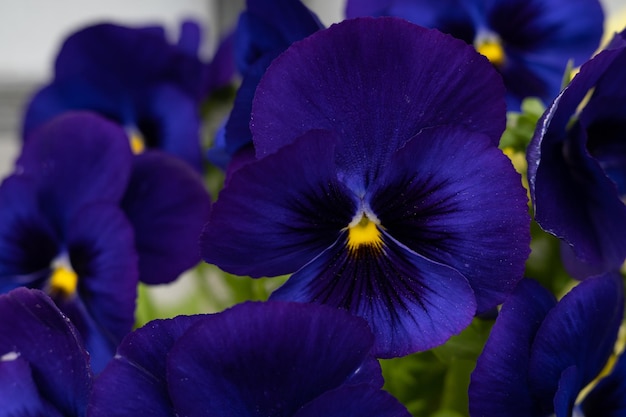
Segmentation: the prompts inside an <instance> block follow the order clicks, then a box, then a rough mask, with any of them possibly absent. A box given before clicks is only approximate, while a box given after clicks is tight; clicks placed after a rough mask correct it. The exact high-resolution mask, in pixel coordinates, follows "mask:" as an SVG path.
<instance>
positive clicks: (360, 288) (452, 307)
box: [270, 232, 476, 358]
mask: <svg viewBox="0 0 626 417" xmlns="http://www.w3.org/2000/svg"><path fill="white" fill-rule="evenodd" d="M382 240H383V246H382V247H381V248H371V247H363V249H362V250H359V251H358V252H356V253H355V252H352V251H351V250H349V249H348V247H347V240H346V235H345V233H344V234H343V235H342V236H341V237H340V239H339V240H338V241H337V242H336V243H335V244H334V245H333V246H332V247H330V248H329V249H328V250H326V251H325V252H323V253H322V254H321V255H320V256H318V257H317V258H315V259H314V260H313V261H311V262H310V263H309V264H307V265H305V266H304V267H303V268H302V269H300V270H299V271H297V272H296V273H295V274H293V275H292V276H291V278H289V280H288V281H287V282H286V283H285V284H284V285H283V286H282V287H280V288H279V289H278V290H276V291H275V292H274V293H273V294H272V295H271V297H270V299H272V300H290V301H299V302H313V303H320V304H328V305H331V306H334V307H338V308H341V309H345V310H348V311H349V312H351V313H352V314H354V315H356V316H360V317H363V318H365V319H366V320H367V322H368V323H369V325H370V327H371V328H372V331H373V332H374V334H375V336H376V344H375V349H374V350H375V354H376V356H377V357H381V358H390V357H398V356H404V355H407V354H409V353H413V352H416V351H423V350H427V349H430V348H433V347H435V346H438V345H441V344H443V343H444V342H445V341H446V340H447V339H448V338H449V337H450V336H452V335H454V334H457V333H459V332H461V330H463V329H464V328H465V327H467V325H469V323H470V322H471V320H472V318H473V317H474V313H475V312H476V302H475V299H474V294H473V292H472V289H471V287H470V286H469V284H468V283H467V280H466V279H465V278H464V277H463V276H462V275H461V274H460V273H458V272H457V271H455V270H454V269H452V268H450V267H448V266H446V265H442V264H438V263H436V262H433V261H430V260H428V259H426V258H423V257H422V256H420V255H418V254H416V253H414V252H412V251H411V250H410V249H408V248H407V247H406V246H404V245H402V244H401V243H399V242H397V241H396V240H394V239H393V238H391V237H390V236H389V235H388V234H387V233H386V232H383V238H382Z"/></svg>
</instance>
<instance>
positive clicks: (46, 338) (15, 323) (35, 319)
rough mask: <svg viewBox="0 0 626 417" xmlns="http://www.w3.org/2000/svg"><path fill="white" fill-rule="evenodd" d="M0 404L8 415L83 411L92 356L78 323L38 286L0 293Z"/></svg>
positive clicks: (64, 414) (63, 414) (56, 414)
mask: <svg viewBox="0 0 626 417" xmlns="http://www.w3.org/2000/svg"><path fill="white" fill-rule="evenodd" d="M0 317H2V320H0V405H2V413H3V414H5V415H16V416H21V415H25V416H26V415H28V416H36V415H42V416H43V415H45V416H53V417H56V416H75V417H81V416H84V415H85V411H86V406H87V399H88V396H89V393H90V390H91V385H92V374H91V370H90V368H89V355H88V354H87V351H86V350H85V348H84V347H83V344H82V340H81V338H80V336H79V335H78V332H77V331H76V329H75V328H74V326H73V325H72V324H71V323H70V322H69V321H68V320H67V318H66V317H65V316H64V315H63V314H62V313H61V312H60V311H59V309H58V308H57V307H56V306H55V305H54V303H53V302H52V300H50V298H49V297H48V296H47V295H46V294H44V293H43V292H41V291H39V290H29V289H26V288H18V289H15V290H13V291H11V292H9V293H7V294H2V295H0Z"/></svg>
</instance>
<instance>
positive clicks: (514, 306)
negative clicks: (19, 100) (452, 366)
mask: <svg viewBox="0 0 626 417" xmlns="http://www.w3.org/2000/svg"><path fill="white" fill-rule="evenodd" d="M346 12H347V15H348V18H347V19H345V20H343V21H341V22H339V23H336V24H333V25H331V26H330V27H328V28H325V27H324V25H322V23H321V22H320V20H319V19H318V18H317V16H316V15H315V14H314V13H313V12H312V11H310V10H309V9H308V8H307V7H305V6H304V5H303V4H302V3H301V2H300V1H299V0H275V1H273V2H266V1H262V0H248V1H247V2H246V8H245V10H244V11H243V12H242V14H241V15H240V18H239V20H238V22H237V26H236V28H235V31H234V33H233V34H232V36H229V37H227V38H225V40H224V42H223V43H222V44H221V47H220V49H219V51H218V53H217V54H216V55H215V57H214V59H213V61H212V62H210V63H207V62H204V61H203V60H202V59H201V58H200V57H199V56H198V48H199V42H200V38H201V32H200V27H199V26H198V25H197V24H195V23H191V22H186V23H184V24H183V26H182V30H181V35H180V39H179V40H178V41H177V43H174V44H172V43H170V42H168V40H167V38H166V36H165V33H164V31H163V29H162V28H158V27H142V28H128V27H123V26H119V25H115V24H110V23H102V24H97V25H93V26H90V27H87V28H84V29H81V30H79V31H77V32H76V33H74V34H72V35H70V36H69V37H68V38H67V39H66V41H65V42H64V43H63V45H62V47H61V49H60V51H59V54H58V56H57V60H56V62H55V73H54V78H53V79H52V80H51V81H50V83H49V84H47V85H45V86H43V87H42V88H41V89H39V90H38V91H37V92H36V93H35V94H34V95H33V97H32V99H31V100H30V101H29V103H28V105H27V107H26V112H25V116H24V123H23V132H22V133H23V147H22V150H21V153H20V155H19V157H18V158H17V160H16V163H15V167H14V170H13V172H12V173H11V174H10V175H9V176H8V177H6V178H5V179H4V180H3V182H2V183H1V184H0V416H7V417H9V416H40V415H41V416H44V415H45V416H53V417H57V416H59V417H60V416H76V417H84V416H88V417H105V416H107V417H108V416H119V417H122V416H163V417H174V416H194V417H195V416H216V415H217V416H229V417H230V416H232V417H235V416H237V417H248V416H250V417H257V416H258V417H267V416H271V417H291V416H294V417H311V416H320V415H323V416H330V417H334V416H337V417H339V416H372V417H374V416H379V417H392V416H393V417H396V416H397V417H408V416H410V415H411V414H410V412H409V410H408V409H407V408H406V407H405V404H403V403H401V402H400V401H399V399H397V398H395V397H394V396H393V395H392V393H390V392H389V391H388V390H386V388H387V387H386V386H384V383H385V379H384V372H383V371H384V369H383V367H381V360H386V359H393V358H399V357H408V356H409V355H413V354H419V353H420V352H425V351H428V350H431V349H435V348H437V347H440V346H441V345H444V344H446V342H447V341H448V340H450V339H451V338H453V337H456V336H457V335H459V334H461V333H462V332H464V330H466V329H467V328H468V326H470V325H471V324H472V323H473V322H475V321H483V320H484V321H485V322H487V321H489V320H491V322H492V323H493V327H492V328H491V331H490V334H489V337H488V339H487V338H486V337H485V339H486V342H485V343H484V345H483V346H481V349H480V352H476V355H475V357H474V360H475V363H474V364H475V369H474V367H472V368H473V372H472V375H471V382H470V383H469V386H468V387H467V389H466V390H465V391H466V394H467V399H468V404H469V407H468V410H467V412H466V414H467V413H469V414H468V415H471V416H472V417H479V416H483V417H491V416H494V417H495V416H503V415H506V416H519V417H548V416H553V415H554V416H557V417H570V416H580V415H583V416H587V417H589V416H596V415H602V416H610V417H612V416H624V415H625V414H624V413H625V412H626V402H625V400H624V398H625V397H624V395H623V393H624V392H625V390H626V386H625V384H626V359H624V354H623V353H622V350H623V349H622V348H620V343H619V339H620V336H619V329H620V326H621V324H622V321H623V313H624V288H623V279H622V275H621V273H620V267H621V266H622V264H623V262H624V260H625V259H626V240H625V238H624V236H625V234H624V231H625V228H626V206H625V204H624V201H625V200H624V196H625V195H626V146H624V144H622V141H623V140H624V131H625V130H624V129H626V90H625V89H624V86H626V75H625V74H626V72H624V68H626V32H624V33H622V34H617V35H616V36H615V38H614V39H613V41H612V42H611V43H610V44H609V45H608V46H607V47H606V48H605V49H604V50H603V51H602V52H600V53H598V54H597V56H595V57H594V58H592V59H589V60H588V61H586V60H587V59H588V58H589V56H590V55H591V53H592V52H593V51H594V49H595V48H596V47H597V44H598V42H599V38H600V35H601V33H602V19H603V13H602V9H601V7H600V5H599V4H598V3H597V1H595V0H575V1H572V2H564V1H562V0H550V1H544V2H540V1H534V0H533V1H528V2H522V1H466V2H457V1H452V0H447V1H442V2H436V1H425V0H424V1H418V0H413V1H410V0H403V1H399V0H398V1H393V0H385V1H382V0H381V1H376V0H362V1H356V0H355V1H348V3H347V9H346ZM366 15H367V16H366ZM356 16H362V17H356ZM407 19H408V20H407ZM416 23H417V24H416ZM418 24H419V25H418ZM568 60H572V61H573V62H575V63H577V64H580V63H583V62H585V61H586V63H584V64H583V65H582V67H581V68H580V71H579V73H578V74H577V75H576V77H575V78H574V79H573V80H572V81H571V82H570V83H568V85H567V86H566V87H565V88H563V89H561V80H562V77H563V75H564V71H565V70H566V67H567V61H568ZM235 67H236V68H237V71H238V72H239V75H240V76H241V79H240V80H239V85H238V88H237V92H236V95H235V97H234V98H233V100H232V102H231V103H229V104H230V105H231V106H232V107H231V112H230V113H229V115H228V116H227V117H226V119H225V120H223V123H222V125H221V127H220V128H219V129H218V130H217V132H215V139H214V143H213V147H211V148H210V149H207V148H205V147H204V145H203V140H202V139H201V137H202V130H201V127H202V121H203V120H202V112H203V105H204V104H205V103H206V102H207V100H208V99H209V95H210V94H211V93H212V92H214V91H215V90H216V89H218V88H220V87H221V86H224V85H226V84H228V83H231V82H233V79H234V78H233V77H234V72H235ZM530 96H539V97H540V98H541V99H543V100H544V101H545V102H546V103H550V104H549V105H548V108H547V110H546V111H545V113H544V114H543V116H542V117H541V119H540V120H539V122H538V123H537V126H536V130H535V131H534V136H533V137H532V140H531V138H530V137H529V138H528V142H529V143H530V144H529V145H528V150H527V162H528V171H527V178H528V183H529V189H528V190H526V189H525V188H524V187H523V185H522V184H523V182H522V176H521V175H520V174H519V173H518V172H516V170H515V169H514V167H513V164H512V163H511V160H510V159H509V158H508V157H507V156H506V155H505V153H504V152H503V151H502V150H501V149H500V148H499V145H500V138H501V137H502V135H503V132H504V130H505V128H506V122H507V118H506V112H507V109H508V110H514V109H518V108H519V106H520V103H521V101H522V99H523V98H525V97H530ZM529 136H530V135H529ZM205 159H206V161H205ZM209 163H212V164H214V165H217V166H218V167H220V168H221V169H223V170H224V171H225V173H226V178H225V180H224V182H223V184H221V189H220V191H219V196H218V198H217V200H216V201H215V202H212V200H211V196H210V193H209V191H208V188H209V187H208V186H207V184H208V181H207V180H209V178H207V177H208V176H209V175H211V174H212V173H214V172H215V170H214V169H213V170H207V169H205V168H206V165H208V164H209ZM524 174H526V173H524ZM528 196H530V199H531V201H530V203H531V204H530V206H531V207H530V208H531V210H530V211H531V213H530V214H529V204H528V203H529V200H528ZM533 220H534V221H535V222H536V223H537V224H538V225H539V226H540V227H541V228H542V229H543V230H544V231H545V232H547V233H549V234H552V235H554V236H556V238H558V239H557V240H558V242H559V244H560V245H561V249H562V261H560V262H562V265H563V267H564V269H565V270H566V271H567V273H569V274H570V275H571V276H572V277H573V278H575V279H577V280H579V281H575V280H573V279H572V280H571V281H570V282H571V283H572V285H571V287H568V288H566V289H563V288H561V292H560V293H558V294H556V296H555V294H554V293H553V292H552V291H550V290H548V289H547V288H546V287H545V286H543V285H542V284H541V283H539V282H537V281H535V280H533V279H531V278H529V277H526V276H525V275H526V266H527V262H529V256H530V253H531V250H530V248H531V246H532V244H533V243H534V241H532V239H533V238H534V236H535V235H534V234H533V235H532V236H531V222H532V221H533ZM533 233H534V232H533ZM201 260H204V261H205V262H206V263H208V264H211V265H214V266H216V267H217V268H219V269H221V270H222V271H223V272H224V273H229V274H235V275H239V276H247V277H249V278H261V277H275V276H281V275H288V277H286V281H285V282H284V284H283V285H282V286H280V287H279V288H278V289H276V290H275V291H273V292H272V294H271V295H270V296H269V299H268V300H265V301H256V302H253V301H246V302H243V303H239V304H235V303H233V305H232V306H231V307H229V308H227V309H225V310H222V311H219V312H217V313H212V314H208V313H207V314H204V313H203V314H195V315H177V316H175V317H172V318H159V317H157V316H155V317H153V319H154V320H152V321H149V322H148V323H147V324H145V325H143V326H141V327H138V328H135V324H136V315H135V311H136V302H137V297H138V285H139V284H140V283H143V284H147V285H159V284H166V283H170V282H172V281H174V280H176V279H177V278H178V277H179V276H180V275H181V274H182V273H183V272H185V271H187V270H189V269H192V268H194V267H196V266H197V264H199V263H200V261H201ZM249 281H251V280H249ZM494 317H495V320H492V319H493V318H494ZM467 375H468V378H469V372H468V374H467ZM383 388H385V389H383ZM415 395H416V396H417V395H419V393H415Z"/></svg>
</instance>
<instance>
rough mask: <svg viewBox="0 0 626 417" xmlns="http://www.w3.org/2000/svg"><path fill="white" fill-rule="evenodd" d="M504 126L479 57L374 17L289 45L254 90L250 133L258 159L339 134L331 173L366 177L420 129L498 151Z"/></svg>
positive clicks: (457, 44)
mask: <svg viewBox="0 0 626 417" xmlns="http://www.w3.org/2000/svg"><path fill="white" fill-rule="evenodd" d="M442 69H445V71H444V70H442ZM470 80H471V81H470ZM504 124H505V103H504V87H503V85H502V81H501V79H500V77H499V75H498V74H497V72H496V71H495V69H494V68H493V66H492V65H491V64H490V63H489V62H488V61H487V59H486V58H485V57H483V56H481V55H479V54H478V53H477V52H476V51H475V50H474V49H473V48H472V47H471V46H469V45H467V44H465V42H463V41H460V40H458V39H454V38H453V37H451V36H449V35H444V34H442V33H441V32H439V31H437V30H428V29H424V28H422V27H419V26H417V25H414V24H411V23H409V22H407V21H405V20H402V19H398V18H391V17H383V18H376V19H374V18H358V19H352V20H346V21H343V22H341V23H338V24H336V25H333V26H331V27H330V28H328V29H326V30H322V31H318V32H316V33H314V34H313V35H311V36H309V37H308V38H306V39H305V40H303V41H301V42H297V43H295V44H293V45H292V46H291V47H290V48H289V49H288V50H287V51H285V52H284V53H283V54H282V55H281V56H280V57H278V58H277V59H276V60H274V62H273V63H272V64H271V65H270V67H269V68H268V70H267V72H266V74H265V76H264V77H263V79H262V80H261V82H260V83H259V86H258V87H257V93H256V95H255V98H254V102H253V107H252V121H251V124H250V127H251V130H252V133H253V140H254V143H255V146H256V149H257V156H259V157H262V156H265V155H268V154H270V153H272V152H274V151H276V149H278V148H280V147H281V146H284V145H285V144H287V143H290V142H292V141H293V140H294V139H295V138H297V137H299V136H300V135H302V134H303V133H304V132H306V131H308V130H310V129H325V130H330V131H334V132H338V133H339V134H340V139H341V140H342V141H345V143H346V145H345V148H344V149H342V151H341V156H340V157H339V158H338V163H339V165H340V166H342V167H343V166H351V167H355V166H356V167H362V168H361V169H362V170H365V171H366V172H368V173H369V174H370V175H372V176H373V175H374V174H373V173H372V172H371V171H372V170H373V168H372V167H371V165H375V167H376V168H378V167H381V166H384V165H385V163H386V162H388V158H389V156H390V155H391V154H392V153H393V152H395V151H396V150H397V149H398V148H400V147H401V146H402V145H403V144H404V143H405V142H406V141H407V140H409V139H410V138H412V137H413V136H415V135H416V134H417V133H418V132H419V131H420V130H422V129H423V128H426V127H432V126H439V125H458V126H464V127H465V128H467V129H468V130H470V131H476V132H482V133H484V134H486V135H487V136H488V137H489V138H490V139H491V140H492V142H493V144H497V143H498V141H499V139H500V135H501V133H502V131H503V129H504ZM368 161H373V163H372V164H368V163H367V162H368Z"/></svg>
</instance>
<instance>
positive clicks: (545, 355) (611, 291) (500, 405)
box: [469, 275, 626, 417]
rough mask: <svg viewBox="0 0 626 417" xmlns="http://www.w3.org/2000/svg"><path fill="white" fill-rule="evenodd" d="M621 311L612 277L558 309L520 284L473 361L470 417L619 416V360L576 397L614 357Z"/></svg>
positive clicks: (532, 285)
mask: <svg viewBox="0 0 626 417" xmlns="http://www.w3.org/2000/svg"><path fill="white" fill-rule="evenodd" d="M623 310H624V296H623V284H622V280H621V278H620V277H619V276H616V275H603V276H598V277H594V278H589V279H588V280H585V281H582V282H581V283H580V284H579V285H578V286H576V287H575V288H573V289H572V290H571V291H570V292H569V293H568V294H567V295H565V296H564V297H563V298H562V299H561V301H559V302H558V303H557V302H556V300H555V299H554V296H553V295H552V294H551V293H550V292H548V291H547V290H546V289H545V288H543V287H541V285H540V284H538V283H537V282H535V281H532V280H524V281H521V282H520V284H519V285H518V287H517V288H516V289H515V291H514V292H513V294H512V295H511V296H510V297H509V298H508V299H507V301H506V302H505V303H504V305H503V307H502V310H501V311H500V315H499V316H498V318H497V319H496V323H495V325H494V327H493V329H492V331H491V334H490V336H489V339H488V341H487V343H486V345H485V348H484V350H483V352H482V354H481V356H480V357H479V358H478V361H477V364H476V369H475V370H474V372H473V374H472V378H471V383H470V387H469V398H470V415H472V416H481V417H491V416H493V417H496V416H498V417H500V416H512V417H548V416H555V415H556V417H571V416H578V415H585V416H587V417H591V416H618V415H619V416H621V415H623V410H624V399H623V394H624V389H625V388H626V385H625V384H626V379H624V376H625V375H624V359H623V358H620V359H619V361H618V365H617V366H616V367H615V368H614V369H613V373H612V374H611V375H610V376H608V377H606V378H605V379H602V380H600V384H599V385H597V386H595V387H593V386H592V391H591V392H590V393H589V394H587V396H585V397H583V398H582V399H581V398H580V394H581V391H583V389H584V388H585V387H586V386H587V385H589V384H590V383H591V382H592V381H593V380H594V379H595V378H596V377H598V376H599V375H600V373H601V371H602V370H603V368H604V367H605V365H606V364H607V362H608V361H609V358H610V356H611V354H612V353H613V351H614V347H615V343H616V340H617V335H618V330H619V327H620V324H621V322H622V314H623ZM580 410H583V412H584V413H583V414H580ZM618 410H622V411H621V413H616V411H618Z"/></svg>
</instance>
